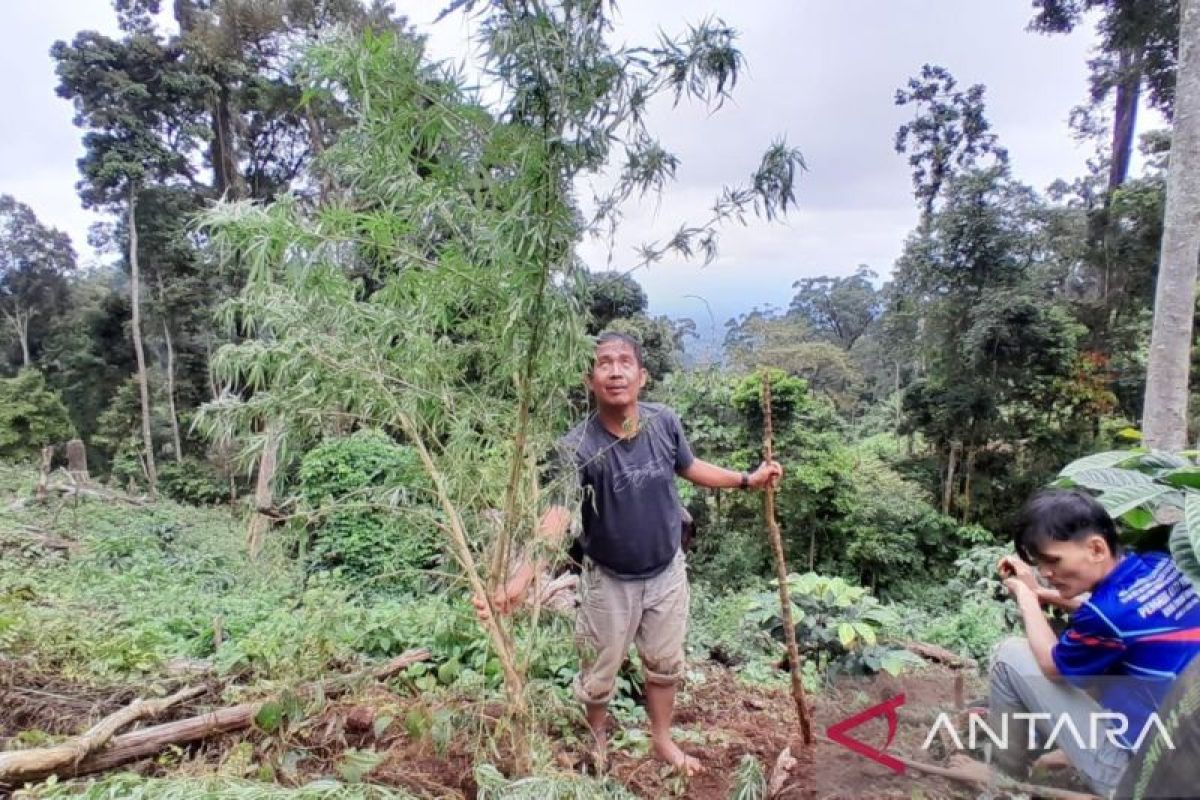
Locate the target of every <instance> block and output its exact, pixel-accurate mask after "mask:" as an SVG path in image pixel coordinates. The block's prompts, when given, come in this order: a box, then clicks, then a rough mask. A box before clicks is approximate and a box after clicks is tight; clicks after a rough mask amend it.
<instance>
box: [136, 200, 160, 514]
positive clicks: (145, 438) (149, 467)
mask: <svg viewBox="0 0 1200 800" xmlns="http://www.w3.org/2000/svg"><path fill="white" fill-rule="evenodd" d="M129 271H130V286H129V292H130V295H131V299H132V306H133V352H134V355H136V356H137V378H138V393H139V394H140V395H141V398H142V446H143V447H144V448H145V454H144V459H145V460H144V462H143V463H144V465H145V470H146V480H148V481H149V482H150V494H151V496H153V495H154V493H155V491H157V488H158V470H157V469H156V468H155V466H154V437H153V436H152V435H151V434H150V380H149V378H148V376H147V375H146V352H145V350H143V348H142V300H141V291H142V285H141V272H140V271H139V268H138V235H137V186H130V187H129Z"/></svg>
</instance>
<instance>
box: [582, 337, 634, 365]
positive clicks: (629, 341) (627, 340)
mask: <svg viewBox="0 0 1200 800" xmlns="http://www.w3.org/2000/svg"><path fill="white" fill-rule="evenodd" d="M609 342H623V343H625V344H627V345H629V346H630V347H631V348H633V357H634V358H636V359H637V365H638V366H639V367H644V366H646V362H645V360H644V359H643V358H642V343H641V342H639V341H638V340H637V339H635V338H633V337H632V336H630V335H629V334H627V333H618V332H617V331H602V332H601V333H600V335H599V336H597V337H596V347H597V348H598V347H600V345H602V344H608V343H609ZM592 366H593V368H595V362H594V361H593V362H592Z"/></svg>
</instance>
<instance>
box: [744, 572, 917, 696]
mask: <svg viewBox="0 0 1200 800" xmlns="http://www.w3.org/2000/svg"><path fill="white" fill-rule="evenodd" d="M788 591H789V593H790V595H791V600H792V623H793V624H794V625H795V626H796V643H797V645H799V648H800V650H801V654H802V655H803V656H804V657H805V658H806V659H815V660H816V661H817V663H818V665H819V666H820V667H822V668H829V669H831V671H833V672H851V673H873V672H879V671H880V670H883V671H886V672H889V673H891V674H896V673H898V672H899V671H900V670H902V669H903V668H904V666H905V664H910V663H911V664H918V663H920V659H918V658H916V657H915V656H913V655H912V654H911V653H908V652H907V651H905V650H903V649H899V648H891V647H887V646H886V645H885V644H884V643H883V641H882V640H883V639H884V637H885V635H888V634H891V633H893V632H896V631H898V630H899V628H900V625H901V616H900V614H899V613H897V611H896V610H895V609H894V608H891V607H888V606H884V605H882V604H880V602H879V601H878V600H877V599H876V598H874V597H873V596H871V593H870V590H868V589H866V588H864V587H862V586H855V585H853V584H851V583H847V582H846V581H845V580H843V579H842V578H838V577H829V576H825V575H818V574H817V573H815V572H808V573H805V574H804V575H795V574H793V575H788ZM747 616H748V618H749V619H752V620H754V621H756V622H758V623H759V624H760V625H762V626H764V627H765V628H766V629H767V630H769V631H770V632H771V634H772V635H773V636H775V637H776V638H778V639H782V638H783V618H782V616H781V615H780V610H779V594H778V591H777V590H776V591H769V592H763V593H761V594H759V595H758V597H757V599H756V601H755V602H754V604H753V605H752V606H751V607H750V609H749V610H748V612H747Z"/></svg>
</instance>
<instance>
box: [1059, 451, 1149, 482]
mask: <svg viewBox="0 0 1200 800" xmlns="http://www.w3.org/2000/svg"><path fill="white" fill-rule="evenodd" d="M1138 455H1140V453H1139V452H1138V451H1136V450H1109V451H1107V452H1104V453H1095V454H1093V455H1090V456H1084V457H1083V458H1079V459H1076V460H1075V461H1072V462H1071V463H1070V464H1067V465H1066V466H1065V467H1063V468H1062V470H1061V471H1059V473H1058V475H1059V477H1060V478H1070V477H1073V476H1074V475H1075V474H1077V473H1080V472H1086V471H1088V470H1094V469H1106V468H1108V467H1115V466H1117V465H1118V464H1122V463H1124V462H1126V461H1129V460H1131V459H1133V458H1135V457H1137V456H1138Z"/></svg>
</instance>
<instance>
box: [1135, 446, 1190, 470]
mask: <svg viewBox="0 0 1200 800" xmlns="http://www.w3.org/2000/svg"><path fill="white" fill-rule="evenodd" d="M1138 464H1139V465H1141V466H1143V467H1150V468H1157V469H1181V468H1183V467H1189V466H1191V463H1190V462H1189V461H1188V460H1187V459H1186V458H1180V457H1179V456H1178V455H1176V454H1175V453H1169V452H1167V451H1166V450H1155V451H1153V452H1150V453H1147V454H1146V455H1144V456H1142V457H1141V458H1139V459H1138Z"/></svg>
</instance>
